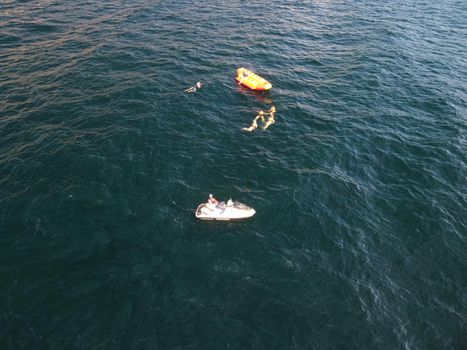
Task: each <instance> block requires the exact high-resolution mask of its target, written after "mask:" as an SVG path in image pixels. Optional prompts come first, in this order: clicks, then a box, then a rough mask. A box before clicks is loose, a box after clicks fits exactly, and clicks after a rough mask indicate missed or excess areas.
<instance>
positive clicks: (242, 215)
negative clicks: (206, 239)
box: [195, 202, 256, 221]
mask: <svg viewBox="0 0 467 350" xmlns="http://www.w3.org/2000/svg"><path fill="white" fill-rule="evenodd" d="M255 213H256V211H255V210H254V209H253V208H250V207H248V206H246V205H245V204H243V203H239V202H235V203H234V204H232V205H224V206H223V207H222V206H221V207H219V206H217V207H215V206H213V205H210V204H208V203H202V204H200V205H199V206H198V208H197V209H196V212H195V216H196V218H198V219H200V220H217V221H231V220H241V219H247V218H250V217H252V216H253V215H255Z"/></svg>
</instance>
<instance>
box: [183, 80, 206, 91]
mask: <svg viewBox="0 0 467 350" xmlns="http://www.w3.org/2000/svg"><path fill="white" fill-rule="evenodd" d="M202 87H203V83H202V82H200V81H198V82H197V83H196V84H195V85H194V86H192V87H191V88H188V89H186V90H185V92H195V91H197V90H199V89H201V88H202Z"/></svg>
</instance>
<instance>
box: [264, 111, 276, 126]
mask: <svg viewBox="0 0 467 350" xmlns="http://www.w3.org/2000/svg"><path fill="white" fill-rule="evenodd" d="M275 122H276V120H275V119H274V113H271V114H270V115H269V118H268V121H267V122H266V124H264V126H263V130H266V129H267V128H269V125H271V124H274V123H275Z"/></svg>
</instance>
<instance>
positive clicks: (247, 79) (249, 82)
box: [236, 68, 272, 91]
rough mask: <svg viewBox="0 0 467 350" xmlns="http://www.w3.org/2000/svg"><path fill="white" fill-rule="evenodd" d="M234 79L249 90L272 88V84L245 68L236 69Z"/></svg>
mask: <svg viewBox="0 0 467 350" xmlns="http://www.w3.org/2000/svg"><path fill="white" fill-rule="evenodd" d="M236 79H237V82H238V83H239V84H242V85H245V86H246V87H248V88H250V89H251V90H257V91H266V90H269V89H270V88H272V85H271V83H270V82H269V81H267V80H266V79H264V78H261V77H260V76H259V75H257V74H255V73H253V72H252V71H250V70H248V69H246V68H238V69H237V78H236Z"/></svg>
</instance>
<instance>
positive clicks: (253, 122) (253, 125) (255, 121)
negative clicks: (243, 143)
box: [242, 111, 264, 132]
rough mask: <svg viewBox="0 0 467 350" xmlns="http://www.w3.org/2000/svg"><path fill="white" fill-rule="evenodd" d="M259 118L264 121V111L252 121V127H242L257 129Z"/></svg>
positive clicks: (250, 129) (247, 129)
mask: <svg viewBox="0 0 467 350" xmlns="http://www.w3.org/2000/svg"><path fill="white" fill-rule="evenodd" d="M258 119H261V121H262V122H263V123H264V112H263V111H259V112H258V115H257V116H256V117H255V118H254V119H253V121H252V122H251V125H250V127H248V128H242V130H244V131H249V132H251V131H253V130H255V129H256V128H258V122H257V120H258Z"/></svg>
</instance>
